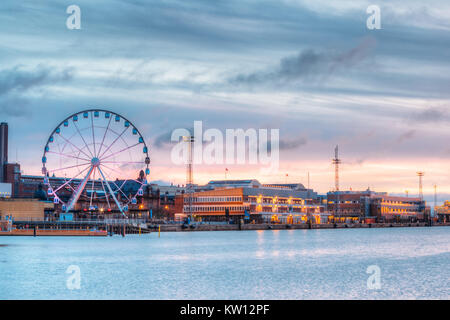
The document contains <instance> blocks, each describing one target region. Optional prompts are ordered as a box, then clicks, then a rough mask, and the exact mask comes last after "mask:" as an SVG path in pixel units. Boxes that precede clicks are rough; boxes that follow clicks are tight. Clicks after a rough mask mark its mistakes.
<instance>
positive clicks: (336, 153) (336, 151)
mask: <svg viewBox="0 0 450 320" xmlns="http://www.w3.org/2000/svg"><path fill="white" fill-rule="evenodd" d="M340 163H341V159H339V146H336V148H335V149H334V159H333V164H334V188H335V190H336V191H339V164H340Z"/></svg>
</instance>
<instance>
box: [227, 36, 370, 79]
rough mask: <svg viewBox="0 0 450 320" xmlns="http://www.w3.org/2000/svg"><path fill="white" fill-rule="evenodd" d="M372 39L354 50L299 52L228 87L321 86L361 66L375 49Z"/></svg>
mask: <svg viewBox="0 0 450 320" xmlns="http://www.w3.org/2000/svg"><path fill="white" fill-rule="evenodd" d="M375 43H376V41H375V39H374V38H365V39H364V40H363V41H362V42H361V43H360V44H359V45H358V46H356V47H355V48H352V49H350V50H348V51H345V52H333V51H323V52H319V51H316V50H313V49H307V50H303V51H302V52H300V53H299V54H298V55H296V56H289V57H285V58H282V59H281V60H280V62H279V65H278V66H277V67H275V68H273V69H272V70H265V71H257V72H254V73H249V74H239V75H237V76H234V77H232V78H231V79H229V82H230V83H231V84H237V85H239V84H247V85H257V84H265V83H272V84H276V83H280V84H286V83H292V82H298V81H319V82H322V81H324V80H326V79H327V78H329V77H330V76H332V75H333V74H336V73H338V72H340V71H343V70H344V69H345V70H346V71H348V69H349V68H352V67H355V66H357V65H358V64H359V63H361V62H363V61H364V60H365V59H366V58H367V57H368V55H369V54H370V52H371V51H372V49H373V48H374V46H375Z"/></svg>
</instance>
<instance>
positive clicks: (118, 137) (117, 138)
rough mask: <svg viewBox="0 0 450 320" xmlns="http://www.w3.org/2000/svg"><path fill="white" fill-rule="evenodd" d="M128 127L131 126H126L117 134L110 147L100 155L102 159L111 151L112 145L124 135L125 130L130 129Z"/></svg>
mask: <svg viewBox="0 0 450 320" xmlns="http://www.w3.org/2000/svg"><path fill="white" fill-rule="evenodd" d="M128 128H129V127H126V128H125V129H124V130H123V131H122V132H121V133H120V135H119V136H117V137H116V139H114V141H113V142H112V143H111V144H110V145H109V146H108V148H107V149H106V150H105V151H104V152H103V153H102V154H101V155H100V156H99V157H98V158H99V159H101V158H102V157H103V156H104V155H105V153H107V152H108V151H109V149H111V147H112V146H113V145H114V144H115V143H116V141H117V140H119V139H120V137H122V135H123V134H124V133H125V131H127V130H128Z"/></svg>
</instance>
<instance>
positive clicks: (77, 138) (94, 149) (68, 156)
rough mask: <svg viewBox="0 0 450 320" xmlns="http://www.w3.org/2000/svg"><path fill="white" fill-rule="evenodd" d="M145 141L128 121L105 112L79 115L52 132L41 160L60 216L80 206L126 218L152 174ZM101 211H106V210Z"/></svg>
mask: <svg viewBox="0 0 450 320" xmlns="http://www.w3.org/2000/svg"><path fill="white" fill-rule="evenodd" d="M149 164H150V158H149V156H148V147H147V145H146V143H145V140H144V138H143V137H142V135H141V133H140V132H139V130H138V129H137V127H136V126H135V125H133V124H132V123H131V122H130V121H129V120H127V119H126V118H124V117H123V116H121V115H119V114H117V113H115V112H111V111H107V110H99V109H92V110H85V111H81V112H78V113H75V114H73V115H71V116H69V117H67V118H66V119H64V120H63V121H61V123H60V124H59V125H58V126H57V127H56V128H55V129H54V130H53V132H52V133H51V134H50V137H49V138H48V140H47V142H46V144H45V148H44V154H43V156H42V173H43V174H44V184H45V185H46V186H47V194H48V196H49V197H51V198H53V202H54V203H55V204H58V205H60V207H61V209H62V211H65V212H69V211H71V210H73V209H74V208H75V205H76V203H77V202H79V201H83V203H84V204H89V208H96V206H95V204H98V203H101V204H102V206H106V207H107V209H108V211H111V209H113V210H118V211H120V212H121V213H122V214H123V215H126V214H125V212H127V211H128V208H129V206H130V205H132V204H136V202H137V200H136V197H137V196H142V195H143V188H144V187H145V186H146V184H147V176H148V175H149V174H150V169H149ZM102 210H103V207H102Z"/></svg>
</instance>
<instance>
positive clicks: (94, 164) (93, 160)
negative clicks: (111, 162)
mask: <svg viewBox="0 0 450 320" xmlns="http://www.w3.org/2000/svg"><path fill="white" fill-rule="evenodd" d="M91 164H92V166H93V167H98V166H99V165H100V159H99V158H97V157H94V158H92V160H91Z"/></svg>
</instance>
